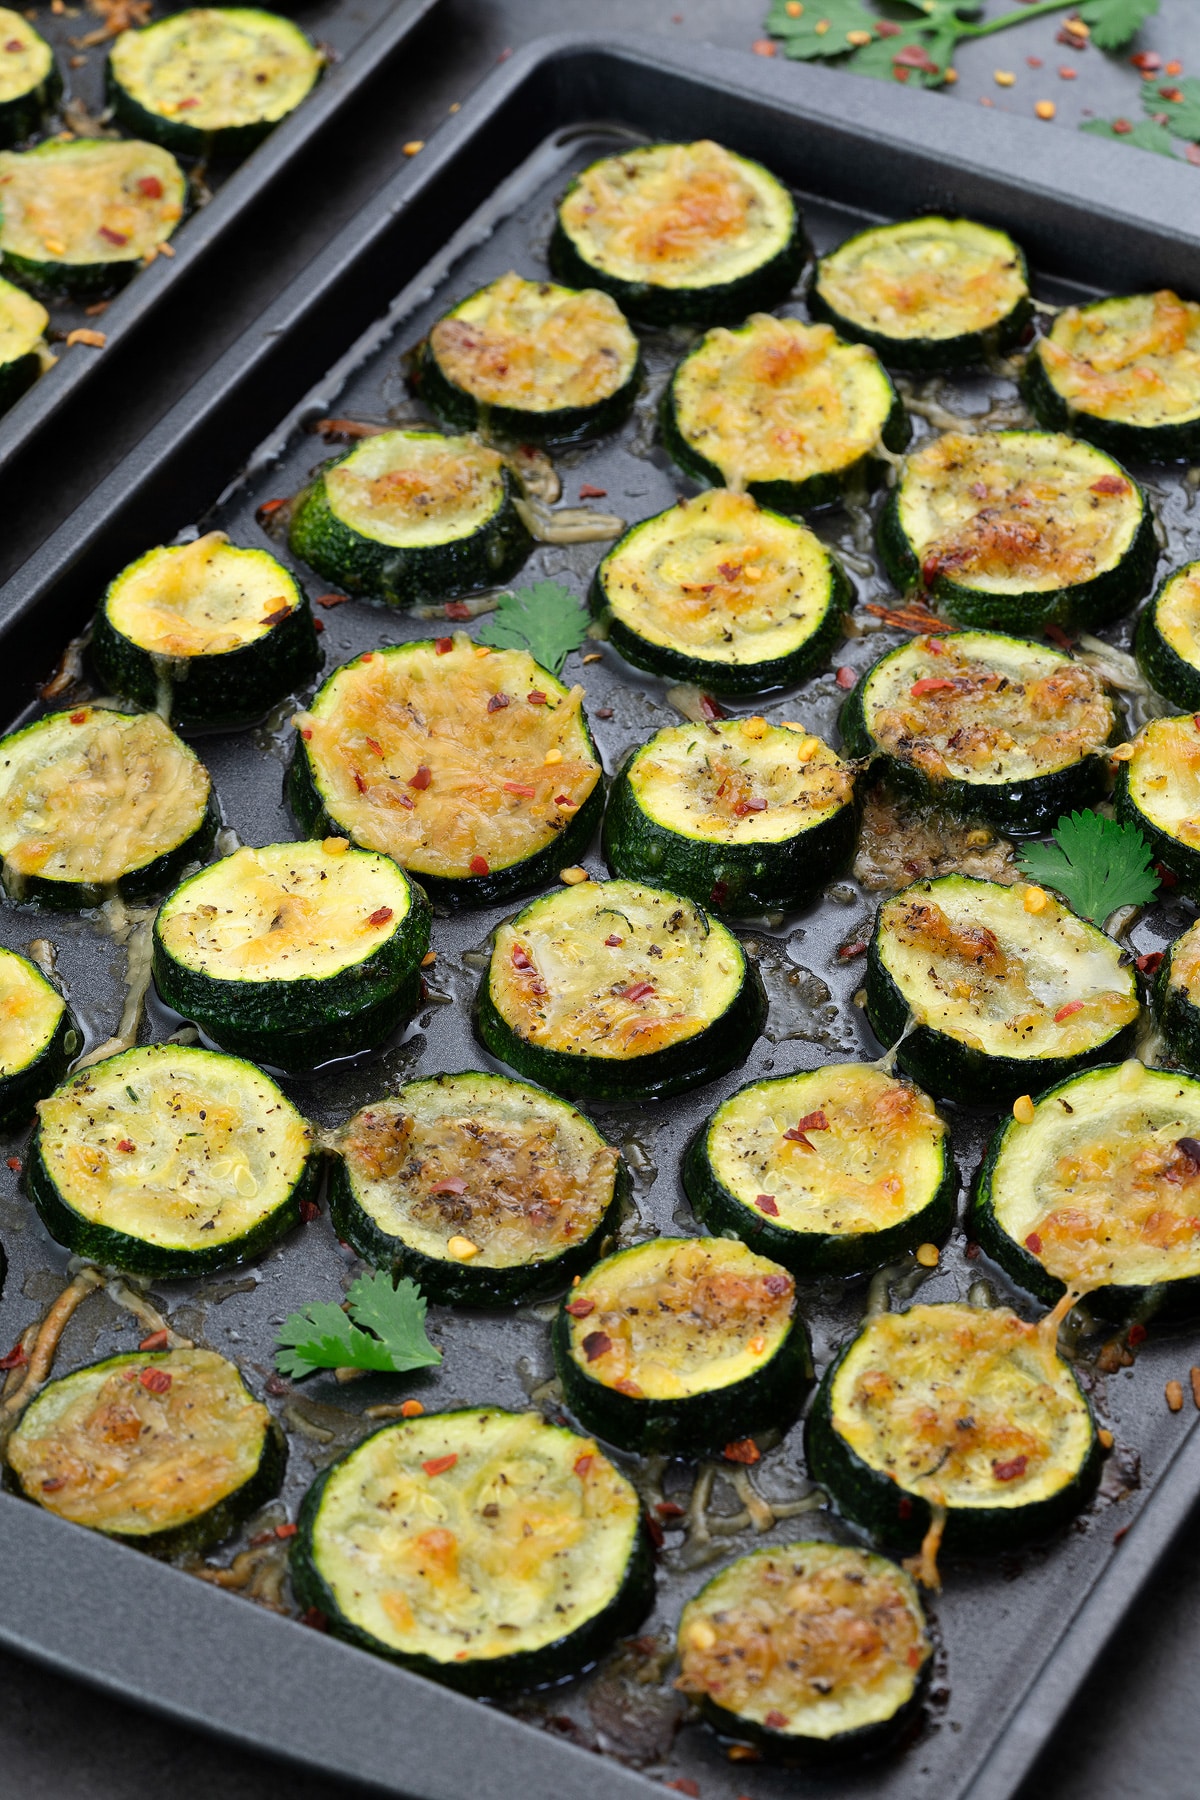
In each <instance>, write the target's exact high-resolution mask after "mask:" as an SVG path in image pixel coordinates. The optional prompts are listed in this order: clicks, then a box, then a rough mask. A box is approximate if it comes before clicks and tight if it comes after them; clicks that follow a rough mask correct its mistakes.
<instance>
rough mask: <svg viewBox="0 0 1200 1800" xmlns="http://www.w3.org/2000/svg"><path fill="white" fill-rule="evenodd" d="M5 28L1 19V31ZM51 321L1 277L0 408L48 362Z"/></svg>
mask: <svg viewBox="0 0 1200 1800" xmlns="http://www.w3.org/2000/svg"><path fill="white" fill-rule="evenodd" d="M3 29H4V26H3V22H2V21H0V32H2V31H3ZM0 41H2V40H0ZM0 54H3V53H2V52H0ZM2 217H3V214H2V212H0V218H2ZM49 323H50V314H49V313H48V312H47V311H46V309H45V307H44V306H43V305H42V303H41V301H40V300H35V299H34V298H33V295H32V294H27V293H26V292H25V290H24V289H23V288H19V287H14V286H13V284H12V282H11V281H4V280H2V279H0V412H4V411H5V410H6V409H7V408H8V407H10V406H12V405H13V403H14V401H17V400H19V399H20V398H21V395H22V394H23V393H24V392H25V390H26V388H30V387H32V386H33V384H34V382H35V381H36V380H37V378H38V376H39V375H40V374H41V373H42V370H43V368H44V367H45V366H46V364H45V361H44V358H45V356H46V340H45V331H46V327H47V325H49Z"/></svg>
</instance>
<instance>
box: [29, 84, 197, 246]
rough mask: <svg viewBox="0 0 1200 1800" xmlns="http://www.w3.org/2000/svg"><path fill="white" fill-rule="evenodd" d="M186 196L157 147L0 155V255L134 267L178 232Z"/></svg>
mask: <svg viewBox="0 0 1200 1800" xmlns="http://www.w3.org/2000/svg"><path fill="white" fill-rule="evenodd" d="M2 54H3V52H2V51H0V55H2ZM185 193H186V183H185V181H184V176H183V171H182V169H181V168H180V167H179V164H178V163H177V162H176V161H175V158H174V157H173V156H171V155H169V154H168V152H167V151H166V150H160V149H159V148H158V146H157V144H142V143H139V142H137V141H136V140H134V139H121V140H117V139H110V138H75V139H74V140H73V141H69V142H64V141H62V140H59V139H52V140H51V141H50V142H49V143H46V144H39V145H38V146H37V148H36V149H34V150H4V151H0V251H3V252H4V253H5V254H6V255H9V256H23V257H27V258H28V259H29V260H30V261H31V262H48V263H68V264H85V263H126V262H140V261H141V259H142V258H143V257H144V256H147V255H148V254H149V253H150V252H151V251H152V250H157V248H158V247H159V245H160V244H164V243H166V241H167V239H168V238H169V237H170V235H171V233H172V232H173V231H174V229H175V227H176V226H177V225H178V223H179V221H180V219H181V218H182V217H183V202H184V195H185Z"/></svg>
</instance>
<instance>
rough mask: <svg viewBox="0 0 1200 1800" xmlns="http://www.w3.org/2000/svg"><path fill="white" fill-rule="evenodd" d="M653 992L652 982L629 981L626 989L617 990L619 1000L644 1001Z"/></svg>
mask: <svg viewBox="0 0 1200 1800" xmlns="http://www.w3.org/2000/svg"><path fill="white" fill-rule="evenodd" d="M654 992H655V987H654V983H653V982H652V981H631V982H630V984H629V986H628V987H626V988H618V989H617V998H618V999H619V1000H646V999H648V998H649V997H650V995H651V994H653V993H654Z"/></svg>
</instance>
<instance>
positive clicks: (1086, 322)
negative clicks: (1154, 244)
mask: <svg viewBox="0 0 1200 1800" xmlns="http://www.w3.org/2000/svg"><path fill="white" fill-rule="evenodd" d="M1036 353H1037V355H1038V356H1040V358H1041V360H1042V367H1043V369H1044V370H1045V372H1046V374H1047V376H1048V377H1049V379H1050V382H1051V384H1052V385H1053V387H1054V388H1055V390H1056V392H1057V393H1059V394H1060V395H1061V396H1062V398H1063V399H1064V400H1065V401H1066V403H1067V405H1068V406H1069V407H1070V408H1071V409H1072V411H1074V412H1081V413H1087V414H1088V415H1089V416H1090V417H1091V418H1094V419H1107V420H1110V421H1111V422H1112V423H1114V424H1121V425H1140V426H1151V427H1153V426H1155V425H1179V424H1183V423H1185V422H1187V421H1190V420H1192V419H1196V418H1200V305H1197V303H1196V302H1195V301H1194V300H1181V299H1180V298H1179V295H1178V294H1173V293H1172V292H1171V291H1170V289H1169V288H1164V289H1163V290H1162V291H1161V292H1159V293H1157V294H1134V295H1131V296H1129V297H1128V298H1124V297H1122V298H1120V299H1115V300H1100V301H1097V302H1096V303H1095V304H1094V305H1092V306H1068V307H1065V308H1064V309H1063V311H1062V312H1060V313H1059V315H1058V317H1057V318H1056V319H1055V321H1054V324H1053V326H1052V328H1051V330H1050V333H1049V336H1048V337H1044V338H1043V339H1042V341H1041V343H1040V344H1039V345H1038V347H1037V352H1036Z"/></svg>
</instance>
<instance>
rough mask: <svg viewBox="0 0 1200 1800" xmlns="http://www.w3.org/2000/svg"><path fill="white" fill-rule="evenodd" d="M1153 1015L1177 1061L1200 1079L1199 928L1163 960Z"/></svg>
mask: <svg viewBox="0 0 1200 1800" xmlns="http://www.w3.org/2000/svg"><path fill="white" fill-rule="evenodd" d="M1154 1014H1155V1018H1156V1019H1157V1021H1158V1028H1159V1030H1160V1031H1161V1032H1162V1034H1163V1036H1164V1038H1166V1040H1167V1048H1168V1049H1169V1050H1170V1052H1171V1055H1172V1056H1173V1057H1174V1059H1175V1061H1176V1062H1179V1063H1182V1064H1183V1066H1184V1068H1185V1069H1188V1070H1190V1071H1191V1073H1192V1074H1193V1075H1200V924H1196V925H1192V926H1190V927H1189V928H1188V930H1187V931H1185V932H1184V933H1183V935H1182V937H1177V938H1176V939H1175V942H1174V943H1173V944H1172V945H1171V948H1170V949H1169V950H1168V951H1167V954H1166V956H1165V957H1164V958H1163V961H1162V966H1161V967H1160V969H1159V972H1158V979H1157V980H1156V982H1155V984H1154Z"/></svg>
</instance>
